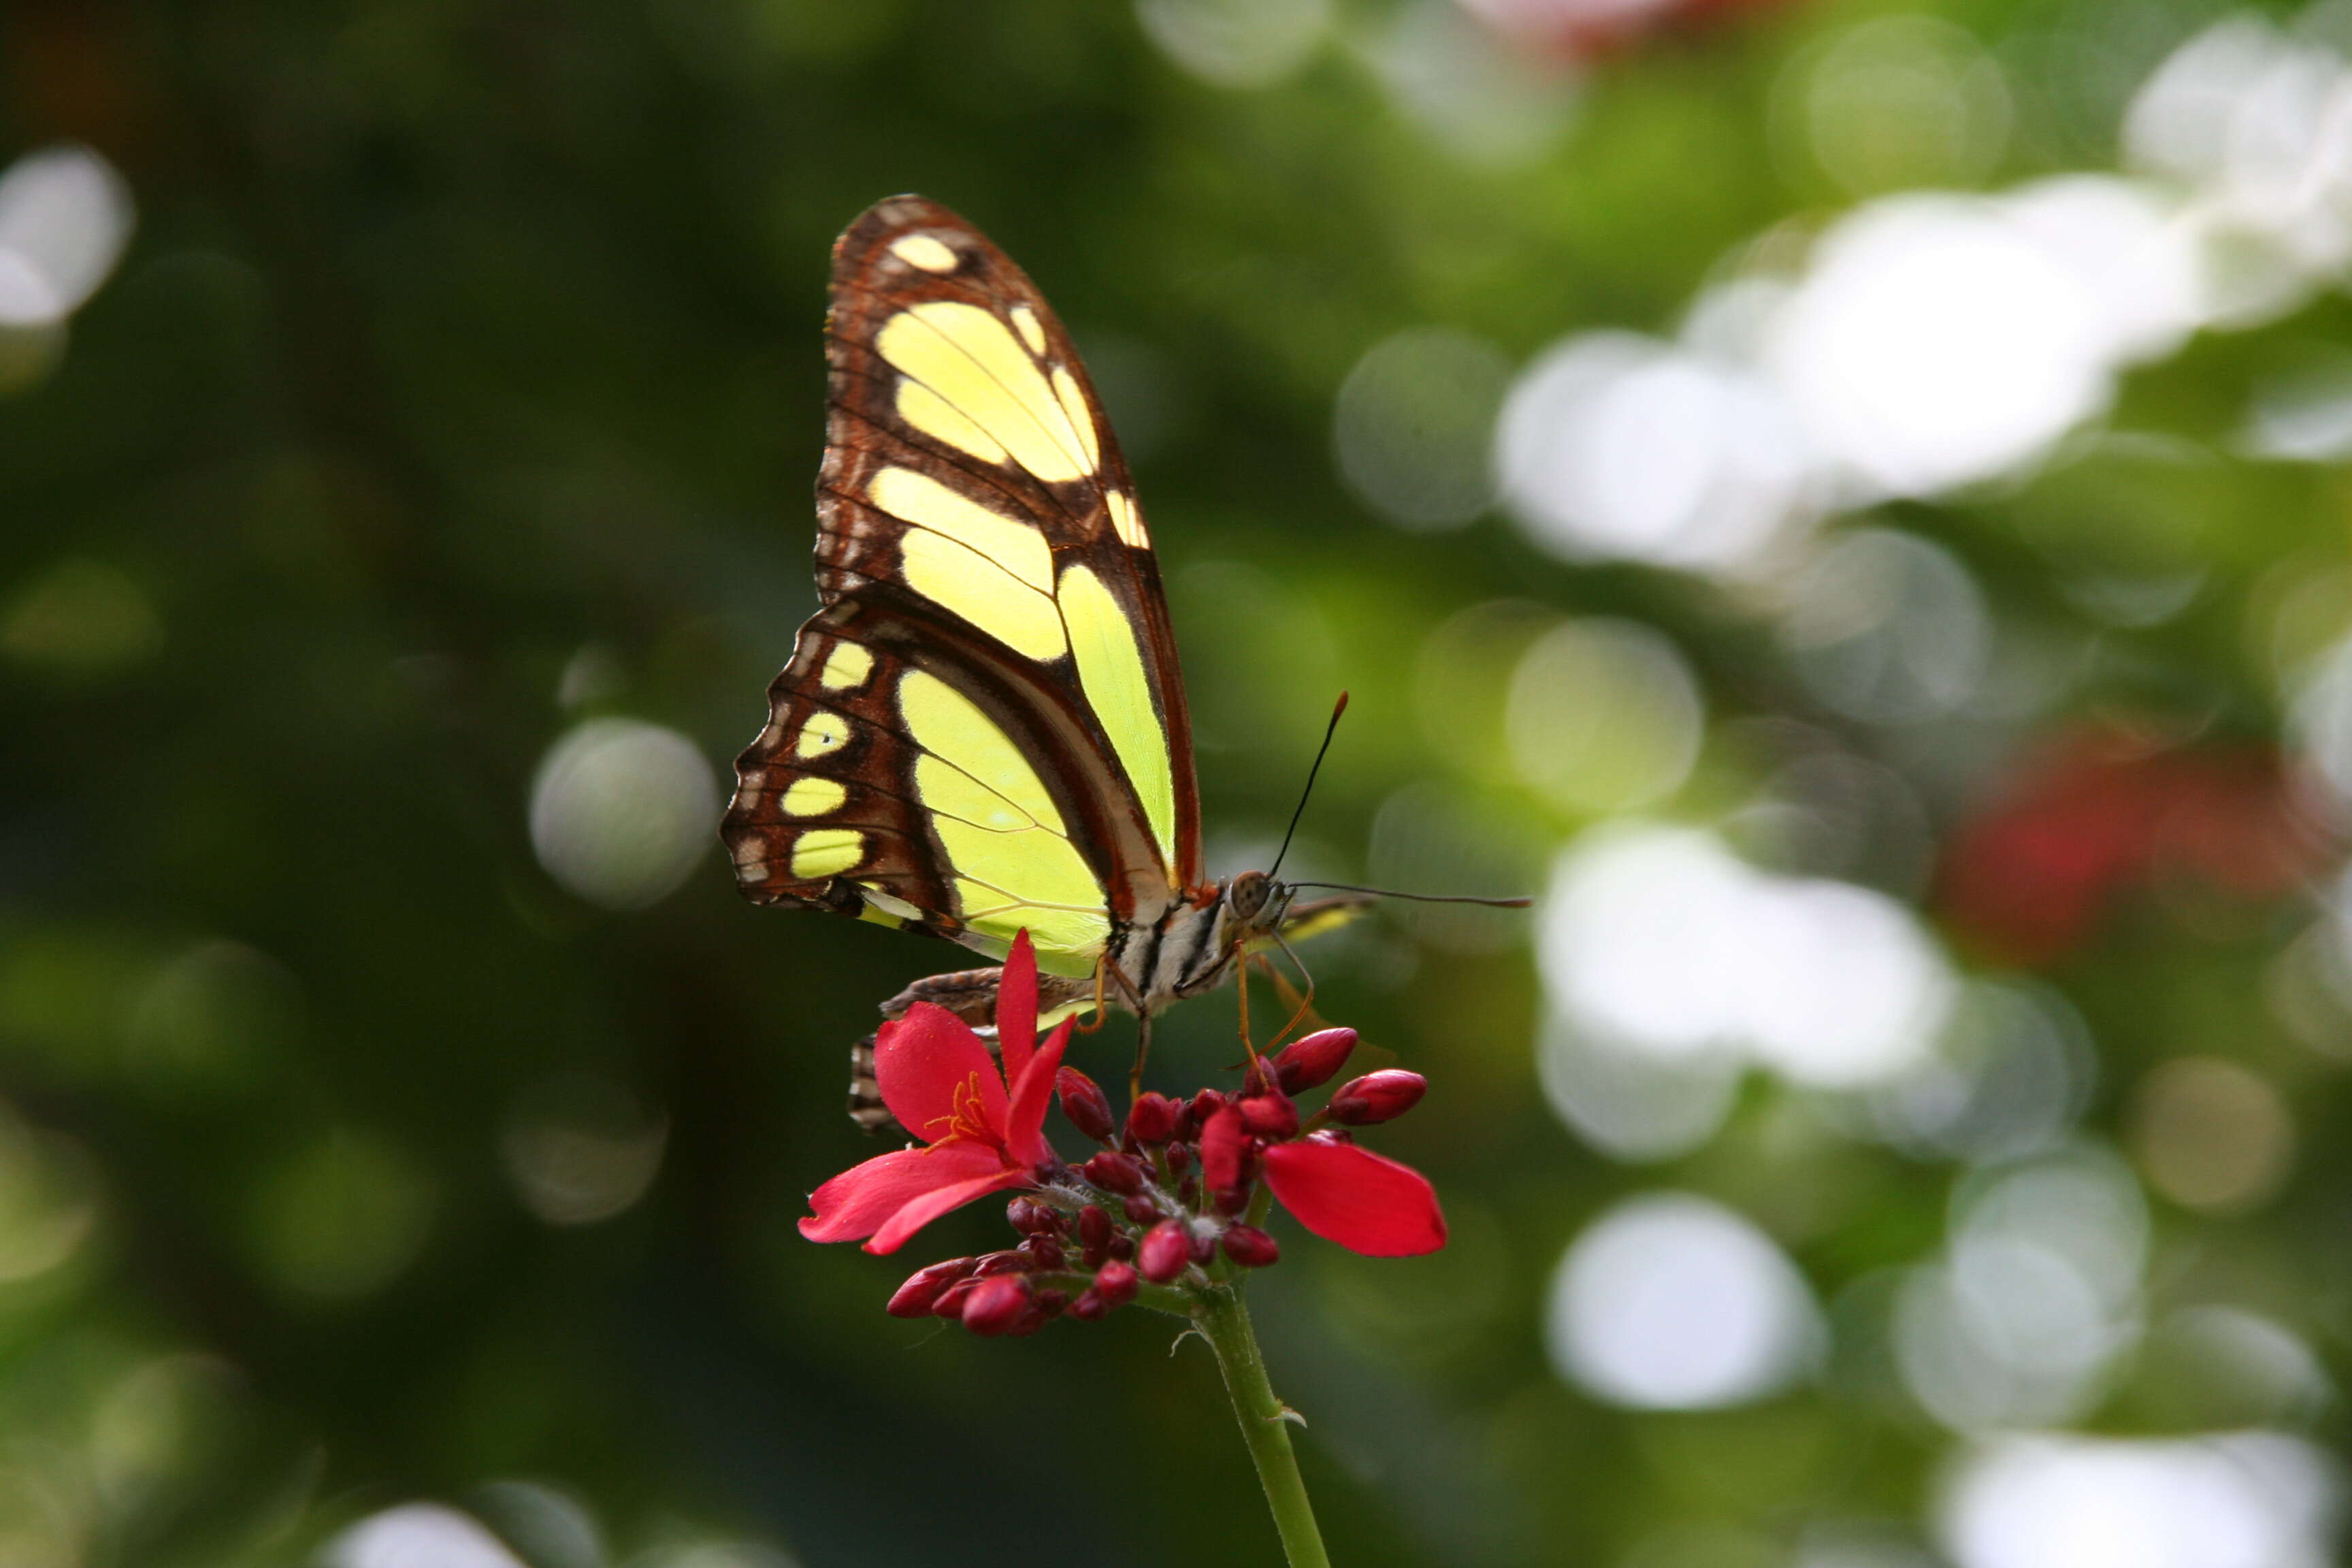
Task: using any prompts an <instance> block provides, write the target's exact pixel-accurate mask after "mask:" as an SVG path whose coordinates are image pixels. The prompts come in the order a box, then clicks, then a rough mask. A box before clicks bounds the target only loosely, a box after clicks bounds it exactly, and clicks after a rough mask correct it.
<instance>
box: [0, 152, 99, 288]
mask: <svg viewBox="0 0 2352 1568" xmlns="http://www.w3.org/2000/svg"><path fill="white" fill-rule="evenodd" d="M130 237H131V191H130V187H129V186H127V185H126V184H124V183H123V180H122V176H121V175H120V174H117V173H115V170H114V166H113V165H112V164H110V163H108V162H107V161H106V160H105V159H104V158H103V157H101V156H100V154H99V153H96V152H94V151H92V150H91V149H90V148H88V147H72V146H64V147H47V148H43V149H41V150H39V151H37V152H34V153H26V155H25V156H23V157H21V158H19V159H17V160H16V162H15V163H11V164H10V165H8V168H7V169H6V171H5V173H0V330H10V331H16V330H25V329H32V328H41V327H50V326H55V325H57V324H58V322H60V321H64V320H65V319H66V318H67V317H68V316H69V315H71V314H73V312H74V311H76V310H79V309H81V306H82V302H83V301H84V300H88V299H89V297H90V295H92V294H93V293H95V292H97V290H98V287H99V285H100V284H101V283H103V282H105V281H106V278H107V274H109V273H110V272H112V271H113V270H114V264H115V262H116V261H117V260H118V259H120V258H121V255H122V247H123V246H124V245H125V244H127V243H128V242H129V240H130Z"/></svg>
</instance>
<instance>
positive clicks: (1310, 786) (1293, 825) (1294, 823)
mask: <svg viewBox="0 0 2352 1568" xmlns="http://www.w3.org/2000/svg"><path fill="white" fill-rule="evenodd" d="M1347 710H1348V694H1347V693H1346V692H1344V691H1342V692H1341V693H1339V701H1337V702H1334V703H1333V704H1331V721H1330V722H1329V723H1328V724H1326V725H1325V726H1323V743H1322V744H1321V745H1319V746H1318V747H1316V748H1315V761H1314V763H1313V765H1311V766H1310V767H1308V768H1307V787H1306V788H1305V789H1303V790H1300V791H1299V792H1298V806H1297V809H1296V810H1295V811H1293V812H1292V813H1291V814H1290V826H1288V827H1286V828H1285V829H1284V830H1283V834H1282V847H1281V848H1279V849H1277V850H1276V851H1275V852H1274V864H1273V865H1271V866H1269V867H1267V868H1266V872H1265V874H1266V875H1267V876H1268V877H1272V876H1273V875H1274V874H1275V873H1276V871H1279V870H1281V869H1282V858H1283V857H1284V856H1285V855H1287V854H1289V853H1290V837H1291V835H1292V834H1295V833H1297V831H1298V819H1299V818H1300V817H1302V816H1306V815H1307V797H1308V796H1310V795H1313V794H1314V793H1315V775H1316V774H1317V773H1321V772H1322V771H1323V758H1324V755H1325V753H1326V752H1329V751H1330V750H1331V737H1332V736H1333V735H1335V734H1337V733H1339V715H1340V714H1342V713H1345V712H1346V711H1347Z"/></svg>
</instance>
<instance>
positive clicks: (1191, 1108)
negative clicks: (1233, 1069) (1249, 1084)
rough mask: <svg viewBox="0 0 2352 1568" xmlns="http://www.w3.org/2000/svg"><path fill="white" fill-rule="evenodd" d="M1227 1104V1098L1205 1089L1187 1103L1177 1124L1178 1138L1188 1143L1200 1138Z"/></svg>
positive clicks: (1213, 1090)
mask: <svg viewBox="0 0 2352 1568" xmlns="http://www.w3.org/2000/svg"><path fill="white" fill-rule="evenodd" d="M1224 1103H1225V1097H1224V1096H1223V1095H1222V1094H1219V1093H1218V1092H1217V1091H1216V1090H1215V1089H1202V1091H1201V1092H1200V1093H1198V1094H1196V1095H1194V1096H1193V1097H1192V1099H1191V1100H1188V1101H1186V1102H1185V1106H1184V1115H1183V1117H1182V1118H1181V1120H1180V1121H1178V1122H1177V1123H1176V1136H1177V1137H1179V1138H1182V1139H1184V1140H1186V1141H1188V1142H1189V1141H1191V1140H1192V1139H1194V1138H1198V1137H1199V1136H1200V1135H1201V1129H1202V1128H1203V1127H1206V1126H1207V1125H1208V1124H1209V1118H1210V1117H1212V1116H1214V1115H1215V1114H1216V1113H1217V1111H1218V1110H1219V1109H1220V1108H1222V1107H1223V1105H1224Z"/></svg>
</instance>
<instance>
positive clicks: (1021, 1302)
mask: <svg viewBox="0 0 2352 1568" xmlns="http://www.w3.org/2000/svg"><path fill="white" fill-rule="evenodd" d="M1029 1301H1030V1296H1029V1281H1028V1280H1026V1279H1023V1278H1022V1277H1021V1276H1019V1275H1017V1274H1000V1275H997V1276H996V1277H995V1278H993V1279H982V1281H980V1283H979V1284H977V1285H975V1286H974V1287H973V1288H972V1292H971V1295H970V1296H968V1297H966V1298H965V1300H964V1304H963V1326H964V1327H965V1328H967V1329H970V1330H971V1331H972V1332H973V1333H975V1334H979V1335H981V1336H982V1337H983V1338H989V1339H992V1338H994V1337H995V1336H996V1335H998V1334H1002V1333H1003V1332H1005V1331H1008V1330H1009V1329H1011V1328H1012V1327H1013V1324H1015V1323H1017V1322H1019V1321H1021V1315H1022V1314H1023V1313H1024V1312H1026V1311H1027V1310H1029Z"/></svg>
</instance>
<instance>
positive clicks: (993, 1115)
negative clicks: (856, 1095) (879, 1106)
mask: <svg viewBox="0 0 2352 1568" xmlns="http://www.w3.org/2000/svg"><path fill="white" fill-rule="evenodd" d="M874 1078H875V1081H876V1082H877V1083H879V1084H880V1085H881V1086H882V1102H883V1103H884V1104H885V1105H887V1106H888V1107H889V1108H890V1114H891V1115H893V1116H895V1117H897V1118H898V1124H899V1125H900V1126H902V1127H904V1128H906V1129H907V1131H909V1132H912V1133H913V1134H914V1135H915V1136H916V1137H918V1138H920V1139H921V1140H923V1142H926V1143H933V1142H938V1141H939V1140H940V1139H942V1138H944V1137H946V1136H947V1135H948V1131H949V1124H950V1121H952V1120H953V1119H954V1116H955V1112H956V1109H957V1106H956V1097H957V1095H958V1094H959V1093H961V1094H963V1095H964V1096H965V1097H966V1098H969V1097H970V1096H971V1093H972V1089H973V1086H974V1084H975V1081H976V1083H977V1087H978V1090H979V1096H980V1101H979V1107H978V1109H979V1110H980V1114H981V1116H982V1119H983V1120H985V1121H986V1122H987V1123H988V1125H989V1126H991V1127H1003V1125H1004V1112H1005V1097H1004V1080H1003V1079H1002V1078H1001V1077H999V1076H998V1075H997V1071H996V1062H995V1059H994V1058H992V1057H991V1056H990V1055H989V1054H988V1047H987V1046H986V1045H985V1044H983V1043H982V1040H981V1037H979V1036H978V1035H975V1034H973V1033H972V1032H971V1028H970V1027H969V1026H967V1025H966V1024H965V1023H964V1021H963V1020H962V1019H961V1018H959V1017H957V1016H955V1015H954V1014H952V1013H950V1012H949V1011H948V1010H947V1009H946V1008H944V1007H935V1006H933V1005H931V1004H930V1003H929V1002H918V1003H916V1004H915V1005H913V1006H912V1007H910V1008H908V1010H907V1016H905V1017H903V1018H900V1019H898V1020H897V1021H895V1022H893V1023H888V1024H885V1025H883V1026H882V1035H881V1037H880V1038H879V1039H878V1040H877V1041H876V1042H875V1045H874Z"/></svg>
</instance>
